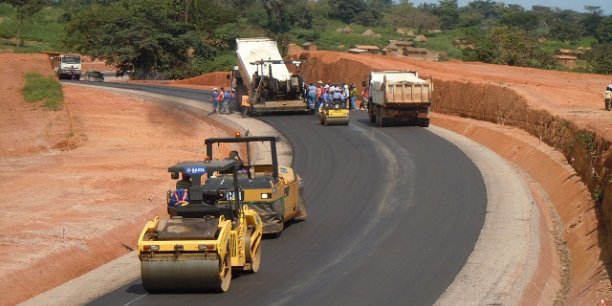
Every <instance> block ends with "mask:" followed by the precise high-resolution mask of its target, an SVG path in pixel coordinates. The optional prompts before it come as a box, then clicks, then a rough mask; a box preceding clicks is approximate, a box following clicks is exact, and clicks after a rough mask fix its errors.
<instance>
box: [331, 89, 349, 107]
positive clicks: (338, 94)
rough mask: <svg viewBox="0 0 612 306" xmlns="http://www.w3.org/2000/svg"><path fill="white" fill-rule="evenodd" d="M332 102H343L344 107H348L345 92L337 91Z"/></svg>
mask: <svg viewBox="0 0 612 306" xmlns="http://www.w3.org/2000/svg"><path fill="white" fill-rule="evenodd" d="M332 100H333V101H334V102H341V103H342V104H343V105H346V104H345V103H346V102H345V101H346V97H345V96H344V93H343V90H341V89H336V90H335V91H333V92H332Z"/></svg>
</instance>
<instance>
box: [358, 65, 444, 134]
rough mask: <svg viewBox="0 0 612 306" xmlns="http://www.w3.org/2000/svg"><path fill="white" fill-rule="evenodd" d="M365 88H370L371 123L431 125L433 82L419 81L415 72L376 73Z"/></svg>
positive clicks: (373, 73) (369, 107) (369, 112)
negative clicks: (430, 111)
mask: <svg viewBox="0 0 612 306" xmlns="http://www.w3.org/2000/svg"><path fill="white" fill-rule="evenodd" d="M364 86H368V87H369V89H370V100H369V101H368V115H369V117H370V122H375V123H376V124H377V125H378V126H381V127H382V126H391V125H396V124H408V125H418V126H422V127H427V126H429V107H430V106H431V93H432V90H433V83H432V82H431V80H423V79H420V78H419V75H418V73H417V72H416V71H376V72H374V71H373V72H371V73H370V76H369V81H368V82H364Z"/></svg>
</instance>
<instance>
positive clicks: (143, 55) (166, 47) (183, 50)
mask: <svg viewBox="0 0 612 306" xmlns="http://www.w3.org/2000/svg"><path fill="white" fill-rule="evenodd" d="M183 18H184V15H181V14H177V12H176V11H175V10H173V9H172V8H171V6H170V3H169V2H167V1H166V2H163V1H146V0H132V1H124V2H121V3H115V4H112V5H109V6H98V5H94V6H91V7H89V8H88V9H86V10H84V11H82V12H81V13H79V14H78V15H77V16H75V18H74V19H73V20H72V21H71V22H70V23H68V24H67V26H66V37H65V38H64V42H65V44H66V45H67V46H69V47H72V48H74V49H76V50H77V51H79V52H82V53H84V54H88V55H91V56H92V57H94V58H102V59H105V60H106V62H107V63H108V64H112V65H114V66H115V67H117V68H118V71H119V73H120V74H123V73H125V72H128V71H131V70H133V71H134V72H133V74H132V76H134V77H136V78H156V77H159V74H160V72H164V71H170V73H172V71H174V72H177V71H182V72H183V73H188V71H189V69H188V67H189V61H190V56H194V57H196V58H204V59H210V58H211V57H212V56H214V55H215V51H214V50H213V49H211V48H210V47H208V46H206V45H204V44H203V43H202V41H201V40H200V39H199V38H198V37H197V36H196V35H195V31H194V30H195V29H194V27H193V26H191V25H189V24H187V23H185V22H183V21H182V19H183ZM190 50H192V51H193V52H191V51H190ZM192 53H193V55H191V54H192Z"/></svg>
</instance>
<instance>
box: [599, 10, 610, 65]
mask: <svg viewBox="0 0 612 306" xmlns="http://www.w3.org/2000/svg"><path fill="white" fill-rule="evenodd" d="M595 38H596V39H597V41H599V43H600V44H612V16H607V17H604V18H602V19H601V22H600V23H599V26H597V30H595ZM610 57H612V53H610Z"/></svg>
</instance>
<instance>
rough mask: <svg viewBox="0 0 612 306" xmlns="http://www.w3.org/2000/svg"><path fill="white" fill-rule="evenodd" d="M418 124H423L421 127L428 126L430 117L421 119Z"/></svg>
mask: <svg viewBox="0 0 612 306" xmlns="http://www.w3.org/2000/svg"><path fill="white" fill-rule="evenodd" d="M417 125H418V126H421V127H428V126H429V118H425V119H419V121H418V122H417Z"/></svg>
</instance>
